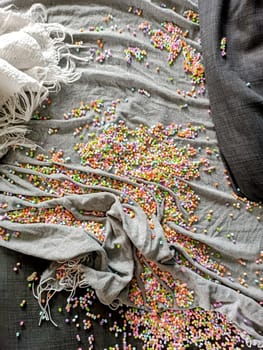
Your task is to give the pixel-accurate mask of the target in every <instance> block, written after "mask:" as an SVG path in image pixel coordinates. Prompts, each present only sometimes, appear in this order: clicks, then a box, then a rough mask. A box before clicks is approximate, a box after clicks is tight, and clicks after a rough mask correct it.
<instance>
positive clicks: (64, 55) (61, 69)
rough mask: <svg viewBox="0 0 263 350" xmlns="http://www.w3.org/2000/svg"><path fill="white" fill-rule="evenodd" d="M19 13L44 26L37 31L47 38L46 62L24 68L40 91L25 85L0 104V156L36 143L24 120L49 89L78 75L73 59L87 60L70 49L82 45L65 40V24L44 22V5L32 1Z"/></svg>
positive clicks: (72, 80) (55, 87) (66, 83)
mask: <svg viewBox="0 0 263 350" xmlns="http://www.w3.org/2000/svg"><path fill="white" fill-rule="evenodd" d="M12 9H13V7H11V6H9V7H7V8H5V10H6V12H7V14H8V12H9V11H11V10H12ZM22 16H23V17H25V18H29V20H30V21H31V22H33V23H40V25H41V27H42V28H43V32H41V33H40V35H45V36H46V39H47V47H46V48H45V51H46V55H45V56H46V57H47V61H48V62H47V65H46V66H44V67H43V66H36V67H34V68H32V69H30V70H28V71H27V72H25V73H27V74H29V75H30V76H31V77H33V78H34V79H36V80H37V81H38V83H39V91H34V89H32V88H30V87H29V86H24V87H23V88H22V89H21V90H20V91H19V93H16V94H14V95H13V96H10V97H9V99H8V100H7V101H6V102H5V103H4V105H2V106H1V107H0V130H1V131H0V139H1V141H0V158H1V157H2V156H3V155H4V154H5V153H6V152H7V151H8V149H9V148H10V147H13V148H14V147H18V146H20V147H26V148H28V147H33V148H36V147H37V145H36V144H35V143H34V142H33V141H30V140H29V139H27V138H26V134H27V133H29V131H30V130H28V128H27V123H28V122H29V121H30V119H31V117H32V115H33V112H34V110H35V109H36V108H37V107H38V106H39V105H40V104H41V103H42V102H43V101H44V100H45V99H46V98H47V96H48V95H49V94H50V93H58V92H59V91H60V90H61V84H65V85H68V84H72V83H74V82H76V81H77V80H78V79H80V77H81V73H80V72H76V64H75V61H82V62H89V61H90V58H89V57H87V58H85V57H78V56H75V55H74V54H72V53H71V50H70V49H75V48H81V46H79V45H75V44H72V43H71V44H68V43H66V42H65V39H66V36H67V35H69V36H70V38H71V42H73V38H72V35H71V34H70V33H69V32H68V31H67V30H66V28H65V27H63V26H62V25H60V24H56V23H50V24H48V23H43V22H45V21H46V20H47V12H46V9H45V7H44V6H43V5H41V4H34V5H33V6H32V7H31V8H30V10H29V11H28V12H27V13H26V14H23V15H22ZM32 34H33V33H32Z"/></svg>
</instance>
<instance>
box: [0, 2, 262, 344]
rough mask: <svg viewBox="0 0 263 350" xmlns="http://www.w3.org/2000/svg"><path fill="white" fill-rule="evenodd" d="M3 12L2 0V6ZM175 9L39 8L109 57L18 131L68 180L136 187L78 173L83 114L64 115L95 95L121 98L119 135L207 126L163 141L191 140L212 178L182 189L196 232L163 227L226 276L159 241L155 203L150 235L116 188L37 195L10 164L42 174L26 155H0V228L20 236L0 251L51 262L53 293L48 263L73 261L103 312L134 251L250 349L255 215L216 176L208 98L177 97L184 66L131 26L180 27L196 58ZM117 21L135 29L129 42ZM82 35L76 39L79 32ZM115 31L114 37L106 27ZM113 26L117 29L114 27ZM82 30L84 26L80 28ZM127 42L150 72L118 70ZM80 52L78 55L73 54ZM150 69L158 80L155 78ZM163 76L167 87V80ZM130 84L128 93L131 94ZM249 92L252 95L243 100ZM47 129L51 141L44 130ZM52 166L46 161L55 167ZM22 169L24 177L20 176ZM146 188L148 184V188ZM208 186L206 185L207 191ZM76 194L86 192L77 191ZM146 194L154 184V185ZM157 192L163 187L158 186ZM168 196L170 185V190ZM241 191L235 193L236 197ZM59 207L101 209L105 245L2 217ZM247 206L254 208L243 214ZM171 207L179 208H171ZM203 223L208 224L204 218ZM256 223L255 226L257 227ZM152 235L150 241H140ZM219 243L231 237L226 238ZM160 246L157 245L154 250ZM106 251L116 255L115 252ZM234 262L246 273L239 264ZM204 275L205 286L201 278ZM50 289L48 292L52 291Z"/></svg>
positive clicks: (134, 265)
mask: <svg viewBox="0 0 263 350" xmlns="http://www.w3.org/2000/svg"><path fill="white" fill-rule="evenodd" d="M31 3H32V2H30V1H26V2H25V1H19V0H17V1H15V4H16V6H17V7H18V8H19V9H25V8H28V7H29V6H30V4H31ZM8 4H10V2H9V1H3V6H4V5H8ZM173 4H174V6H175V9H176V11H174V10H171V9H170V8H165V7H160V6H159V3H157V2H155V1H146V0H145V1H134V3H133V5H134V6H138V7H140V8H143V18H141V17H140V16H136V15H133V16H132V15H131V14H130V13H129V12H128V8H129V5H130V4H127V2H126V1H118V0H114V1H110V2H107V1H103V0H100V1H96V2H94V3H93V2H91V1H78V2H77V4H76V2H75V1H69V0H67V1H56V2H54V1H48V0H46V1H44V5H46V6H47V11H48V20H49V21H51V22H52V21H53V22H58V23H61V24H63V25H66V26H67V27H69V28H71V29H72V33H73V34H74V38H75V40H76V41H78V40H82V41H83V42H84V44H86V43H87V44H88V45H91V46H95V47H96V41H97V40H98V39H100V38H101V37H102V38H103V39H104V40H105V48H109V49H111V50H112V57H111V58H110V59H109V60H108V61H106V62H104V63H103V64H100V63H98V62H96V61H91V62H90V63H89V64H88V65H87V64H80V65H79V66H78V70H79V71H81V72H82V77H81V79H80V80H79V81H78V82H77V83H75V84H74V85H71V86H66V87H64V88H63V89H62V91H61V92H60V93H59V94H58V95H57V96H52V101H53V103H52V105H51V106H50V107H49V109H48V113H49V115H51V116H52V119H50V120H44V121H42V120H40V121H39V120H32V121H31V122H30V123H29V129H30V130H32V132H31V133H30V137H31V139H33V140H34V141H36V142H37V143H38V144H40V145H41V148H42V149H40V150H39V153H43V152H44V153H45V152H46V153H47V154H48V153H49V150H50V149H51V148H52V147H55V148H56V149H60V148H62V149H63V150H64V157H70V159H71V164H67V165H65V167H66V168H67V169H73V170H74V169H75V170H76V171H77V172H79V173H81V172H82V173H83V174H86V175H87V176H91V175H92V174H98V175H101V176H102V175H103V176H105V177H109V178H112V179H116V180H121V181H123V182H125V181H126V182H127V183H129V184H131V185H132V186H138V181H136V180H135V179H134V178H129V177H127V176H123V177H120V176H116V175H115V174H113V173H110V172H104V171H100V170H94V169H91V168H90V167H88V166H85V165H80V163H81V162H80V158H79V155H78V154H77V153H76V152H75V151H74V146H75V144H76V143H77V142H79V139H76V136H75V135H74V130H76V129H77V128H79V127H83V125H85V124H86V123H88V122H92V120H93V118H94V115H93V114H92V113H91V112H90V113H87V115H85V116H84V117H82V118H75V119H73V118H72V119H69V120H65V119H64V118H63V114H64V113H67V112H68V111H71V110H72V108H75V107H76V106H78V104H79V101H87V100H88V101H90V100H92V99H94V100H95V99H100V98H102V99H103V100H104V101H105V102H104V103H105V104H106V105H107V104H108V105H110V103H111V101H113V100H116V99H120V100H121V102H120V103H119V105H118V106H117V109H116V121H115V122H116V123H117V122H118V121H119V120H123V121H124V122H125V123H126V124H127V125H128V127H129V128H132V129H135V128H136V127H138V126H139V125H140V124H145V125H147V126H149V127H151V126H153V125H156V124H157V123H163V124H164V125H165V126H167V125H170V124H171V123H173V122H174V123H176V124H183V125H186V124H187V123H192V124H193V125H197V126H202V125H204V126H205V128H206V133H200V135H198V137H197V138H192V139H184V138H180V137H177V136H175V137H174V140H175V142H176V143H177V144H178V145H179V146H182V147H183V146H186V145H187V144H191V145H192V146H193V147H194V148H195V149H197V150H198V152H199V153H198V157H208V154H209V153H210V152H209V150H213V151H212V152H211V153H212V154H211V155H210V158H209V160H210V166H211V167H215V169H216V170H215V171H214V172H212V173H210V172H207V171H202V170H201V176H200V179H198V180H193V179H191V180H190V181H187V180H183V181H185V184H190V186H191V188H192V189H193V191H194V192H195V193H196V194H197V196H198V197H199V200H200V203H199V204H198V207H197V209H196V212H195V213H196V215H198V217H199V220H198V221H197V223H195V224H194V228H195V232H194V231H193V230H190V229H188V228H187V227H183V226H182V225H178V224H177V223H176V222H171V223H169V225H170V226H171V227H172V228H174V229H175V230H176V232H178V234H180V235H181V236H182V237H190V238H192V239H193V240H194V241H195V242H196V244H197V246H198V245H199V246H202V245H203V244H205V245H207V247H210V248H209V249H210V252H212V254H211V259H214V261H215V258H214V257H215V256H217V255H220V263H222V264H223V265H224V266H226V267H227V270H228V271H229V272H230V276H231V278H230V277H229V275H220V273H218V271H215V270H213V269H211V268H209V265H208V264H206V263H202V261H200V260H198V259H197V257H195V256H194V253H193V254H192V253H191V252H189V251H188V250H187V249H185V247H184V246H183V244H180V243H178V244H177V243H175V242H173V243H169V242H167V241H166V238H165V233H164V230H163V227H162V215H161V214H162V204H161V203H158V205H159V208H158V210H159V211H158V212H157V213H156V215H153V217H152V220H153V222H154V229H153V228H151V227H150V225H149V223H148V220H147V217H146V214H145V213H144V211H143V210H142V208H141V207H140V205H139V204H138V203H135V202H133V203H132V204H126V203H123V202H122V201H121V200H120V198H121V191H116V190H115V191H114V190H111V189H109V188H105V187H104V186H103V185H99V186H97V187H96V189H95V188H93V189H92V188H91V189H90V190H91V193H88V194H83V195H78V194H69V195H65V196H63V197H61V196H59V195H57V194H54V193H52V192H47V191H45V190H42V189H40V188H39V187H37V186H34V185H33V184H32V183H30V181H28V177H27V175H30V174H33V175H41V176H43V174H39V173H37V171H34V170H31V169H25V168H24V169H21V166H19V164H20V163H29V164H32V165H41V166H47V167H48V166H50V165H52V164H51V163H50V162H47V163H45V162H40V161H37V160H35V159H32V158H30V157H28V156H27V155H26V153H25V152H26V151H25V150H19V149H18V150H15V151H12V152H11V151H10V152H9V153H8V155H7V156H5V157H4V158H3V159H2V160H1V162H2V164H1V166H0V173H1V175H2V176H1V178H0V189H1V194H0V202H1V203H5V204H7V206H2V208H1V209H0V210H1V211H0V214H1V215H2V220H1V221H0V227H2V228H3V229H6V230H7V231H8V232H10V234H11V236H12V234H13V232H16V231H19V232H20V233H21V235H20V237H19V238H15V237H11V239H10V240H9V241H6V240H0V245H1V246H3V247H6V248H8V249H12V250H15V251H18V252H20V253H25V254H28V255H32V256H35V257H40V258H45V259H47V260H50V261H51V262H53V263H52V264H51V266H50V268H49V269H48V270H47V271H46V272H45V273H44V275H43V277H42V279H43V280H44V281H49V282H50V281H51V282H50V283H51V285H50V289H52V288H53V289H55V290H60V289H61V286H58V285H56V283H55V282H54V274H55V271H56V267H57V264H58V263H57V262H56V261H65V260H72V259H73V260H74V259H75V261H77V259H80V260H78V261H79V263H80V264H81V269H82V270H81V271H82V272H83V273H84V279H83V281H82V284H83V285H90V286H92V287H93V288H94V289H95V291H96V294H97V296H98V297H99V299H100V301H101V302H102V303H105V304H112V305H118V304H122V303H124V304H128V305H129V304H130V300H129V299H128V288H129V284H130V282H131V279H132V277H133V275H134V273H135V271H137V269H139V266H138V264H139V263H138V261H137V260H136V259H135V256H134V251H140V252H141V253H142V255H143V256H144V257H145V258H147V259H150V260H152V261H153V262H155V263H156V264H157V265H158V267H159V268H160V269H162V270H164V271H169V272H170V273H171V274H172V275H173V276H174V278H175V279H179V280H180V281H182V282H186V283H187V285H188V286H189V288H191V289H193V290H194V295H195V297H194V303H193V304H192V306H191V307H195V306H201V307H203V308H205V309H208V310H209V309H214V308H215V304H216V309H217V310H218V311H219V312H222V313H224V314H226V315H227V316H228V317H229V319H230V320H232V321H233V322H234V323H236V324H237V325H238V326H239V327H240V329H242V330H244V331H246V332H247V333H248V334H249V335H251V336H252V337H254V343H255V344H257V345H258V346H260V345H261V346H262V344H263V328H262V325H263V310H262V306H261V305H260V303H259V302H260V301H262V300H263V292H262V288H260V287H259V285H258V284H256V283H255V279H256V273H257V272H258V271H259V273H260V274H262V266H263V265H262V262H261V263H260V262H259V263H258V262H256V261H258V259H259V258H260V254H262V250H263V235H262V232H263V225H262V217H263V215H262V214H263V213H262V207H261V206H259V205H255V206H254V205H253V203H251V202H243V201H242V200H240V199H238V198H236V197H235V196H234V195H233V193H232V188H231V187H229V184H228V182H227V180H226V178H225V168H224V163H223V161H222V159H221V158H220V155H219V154H218V150H217V137H216V133H215V129H214V124H213V121H212V119H211V116H210V114H209V111H208V109H209V100H208V98H207V96H202V95H200V96H199V95H198V96H197V97H196V98H193V97H190V96H187V95H186V96H185V97H184V96H183V95H182V94H179V93H178V92H177V89H180V90H181V91H182V90H185V91H191V89H192V83H191V79H190V78H189V76H187V75H186V74H185V72H184V70H183V66H182V57H181V56H179V57H178V59H177V60H176V61H175V63H174V65H173V66H169V64H168V61H167V56H168V53H167V52H166V51H165V50H163V51H161V50H157V49H155V48H154V47H153V46H152V45H151V43H150V39H149V36H147V35H145V34H143V33H142V32H140V31H139V30H138V29H137V28H138V25H139V24H141V22H143V21H145V20H148V21H149V22H150V23H151V25H152V27H153V28H161V27H160V24H161V22H163V21H165V20H166V21H173V22H174V23H176V24H177V25H179V26H181V27H182V28H184V29H185V30H188V38H187V42H188V43H189V45H192V46H193V47H194V48H195V49H196V50H197V51H201V46H200V42H199V27H198V25H197V24H195V23H192V22H190V21H188V20H186V19H185V18H184V17H183V13H184V11H185V10H186V9H189V8H190V9H193V10H197V7H196V5H195V4H194V3H193V2H191V1H183V0H181V1H179V0H177V1H173ZM109 13H110V14H113V17H114V22H113V26H114V25H116V26H117V27H115V28H114V27H113V28H112V27H111V25H105V23H104V22H103V18H104V17H105V15H107V14H109ZM100 25H103V26H104V27H105V28H104V30H103V31H99V30H98V31H89V30H87V28H89V27H91V26H95V27H96V26H100ZM127 25H130V27H131V28H132V29H131V31H133V30H134V31H136V35H135V34H134V35H132V33H131V32H130V31H128V30H127ZM80 28H84V31H83V32H80V31H79V29H80ZM116 28H117V29H116ZM120 28H121V29H123V30H122V32H121V33H120V32H118V29H120ZM85 29H86V30H85ZM128 46H136V47H137V46H139V47H142V48H145V49H147V60H148V61H149V68H147V67H145V64H141V63H139V62H136V61H135V60H134V61H133V63H132V64H131V65H130V66H129V65H127V62H126V60H125V57H124V50H125V48H127V47H128ZM84 53H85V51H83V52H81V54H84ZM156 67H159V73H158V72H156ZM170 76H172V77H173V80H172V81H171V80H169V77H170ZM132 88H135V92H134V91H133V90H132ZM139 89H144V90H145V91H148V92H149V95H148V96H147V95H145V94H141V93H138V90H139ZM251 93H252V92H251ZM50 128H52V129H57V132H56V133H54V134H50V133H49V130H50ZM102 130H103V125H102V126H101V127H100V128H98V129H96V128H94V132H95V134H96V133H97V134H99V133H100V132H102ZM89 132H91V130H88V131H84V133H85V135H84V138H85V142H87V141H88V140H89V137H90V136H89ZM53 165H56V163H55V162H54V163H53ZM19 172H22V173H24V175H25V176H24V177H21V176H19ZM44 177H45V178H46V181H47V182H48V181H51V180H52V179H56V180H58V181H62V180H69V181H71V180H72V179H71V178H70V177H69V176H68V175H67V174H63V173H59V172H58V173H57V174H52V175H45V176H44ZM153 181H154V180H153ZM215 184H216V185H215ZM78 186H79V187H80V188H82V189H85V188H86V187H85V186H86V185H85V184H82V183H78ZM156 186H157V187H158V186H160V188H161V186H162V184H160V183H158V182H156ZM166 190H169V188H168V189H167V188H166ZM170 190H171V191H172V190H173V189H170ZM244 192H245V191H244ZM47 193H48V196H49V197H52V198H53V199H49V200H46V201H40V202H39V203H32V202H28V201H26V200H24V199H23V196H37V197H39V198H41V197H43V198H44V197H45V196H47ZM174 197H175V198H176V201H178V208H179V209H180V208H181V210H182V213H183V215H185V214H187V213H186V211H185V209H183V207H184V203H180V198H178V197H177V196H176V194H174ZM56 205H61V206H62V207H63V208H66V209H67V210H69V211H70V212H71V213H72V214H73V215H74V216H75V217H76V218H77V219H80V220H82V221H84V222H85V220H88V219H89V218H88V217H86V216H85V214H81V213H80V212H81V211H82V210H83V209H84V210H85V211H88V212H90V211H93V210H96V211H103V212H104V213H105V217H104V218H103V220H102V221H101V222H103V224H104V226H105V230H106V235H105V241H104V243H103V244H101V243H100V242H99V241H98V240H97V239H96V237H95V236H94V234H93V233H92V232H89V233H87V232H85V231H84V230H83V229H81V228H73V227H67V226H66V225H58V224H43V223H34V224H30V223H28V224H21V223H17V222H15V220H14V221H10V220H6V216H5V215H8V213H12V210H15V209H17V208H18V207H19V208H21V207H22V208H25V207H30V208H32V207H34V208H53V207H54V206H56ZM249 206H251V208H253V210H247V208H248V207H249ZM130 207H132V210H133V211H134V213H135V217H134V218H130V217H129V215H127V214H126V213H125V209H127V208H130ZM179 209H178V210H179ZM208 216H209V219H208ZM260 218H261V219H260ZM152 234H154V235H155V236H156V239H155V240H152V239H151V235H152ZM229 235H230V236H231V237H234V239H229ZM160 242H162V244H160ZM116 244H118V245H119V246H118V248H117V249H116ZM180 256H183V257H184V258H185V259H186V260H187V261H188V265H187V267H185V266H184V267H182V266H181V265H180ZM240 259H243V260H244V261H245V262H246V265H245V266H244V264H243V265H242V264H240V263H239V261H240ZM244 272H245V273H247V279H246V285H242V284H240V282H239V277H240V276H241V275H242V274H243V273H244ZM204 276H205V277H206V278H204ZM52 281H53V284H52Z"/></svg>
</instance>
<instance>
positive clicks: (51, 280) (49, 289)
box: [33, 257, 89, 327]
mask: <svg viewBox="0 0 263 350" xmlns="http://www.w3.org/2000/svg"><path fill="white" fill-rule="evenodd" d="M88 263H89V257H85V258H78V259H73V260H70V261H66V262H57V263H54V264H53V265H51V267H50V269H52V271H51V274H53V275H54V276H50V275H49V276H45V274H44V275H43V276H42V277H41V280H40V283H39V284H38V286H37V287H36V290H35V288H34V287H33V295H34V297H35V298H36V299H37V301H38V304H39V306H40V309H41V315H40V319H39V326H40V325H41V323H42V321H44V320H45V321H50V322H51V323H52V324H53V325H54V326H55V327H57V324H56V323H55V321H54V320H53V318H52V315H51V310H50V304H49V303H50V300H51V299H52V298H53V296H54V295H55V294H56V293H58V292H60V291H62V290H65V291H68V292H70V294H69V296H68V298H67V302H68V304H70V300H71V298H72V297H73V296H74V295H75V293H76V289H77V288H78V287H82V288H84V287H88V286H89V284H88V283H87V282H86V281H85V280H84V278H83V277H84V270H83V268H82V265H83V264H86V265H87V264H88ZM47 274H50V270H48V271H47ZM43 300H45V302H44V303H43Z"/></svg>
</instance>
